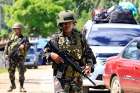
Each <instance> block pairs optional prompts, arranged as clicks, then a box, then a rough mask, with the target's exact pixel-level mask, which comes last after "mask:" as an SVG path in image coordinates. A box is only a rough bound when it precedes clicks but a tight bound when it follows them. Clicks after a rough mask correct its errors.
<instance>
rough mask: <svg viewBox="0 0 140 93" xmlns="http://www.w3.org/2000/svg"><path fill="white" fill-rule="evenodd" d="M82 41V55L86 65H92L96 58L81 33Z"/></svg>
mask: <svg viewBox="0 0 140 93" xmlns="http://www.w3.org/2000/svg"><path fill="white" fill-rule="evenodd" d="M82 40H83V41H82V42H83V47H84V56H85V58H86V64H87V65H94V64H96V58H95V56H94V54H93V52H92V49H91V48H90V47H89V45H88V44H87V42H86V39H85V37H84V36H83V35H82Z"/></svg>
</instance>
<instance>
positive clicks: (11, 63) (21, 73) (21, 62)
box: [8, 58, 26, 85]
mask: <svg viewBox="0 0 140 93" xmlns="http://www.w3.org/2000/svg"><path fill="white" fill-rule="evenodd" d="M16 68H18V72H19V82H20V83H23V82H24V80H25V77H24V73H25V71H26V68H25V66H24V60H23V59H22V58H21V59H20V60H19V61H18V62H15V61H13V60H12V59H9V68H8V72H9V78H10V80H11V83H12V82H14V81H15V72H16ZM22 85H23V84H22Z"/></svg>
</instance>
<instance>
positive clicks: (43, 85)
mask: <svg viewBox="0 0 140 93" xmlns="http://www.w3.org/2000/svg"><path fill="white" fill-rule="evenodd" d="M52 72H53V70H52V68H51V65H47V66H40V67H39V68H38V69H27V71H26V74H25V77H26V80H25V84H24V87H25V89H26V90H27V92H26V93H54V87H53V76H52ZM9 86H10V81H9V78H8V73H2V74H0V93H8V92H7V89H8V88H9ZM16 86H17V88H16V89H15V90H14V91H13V92H10V93H21V92H19V82H18V72H16Z"/></svg>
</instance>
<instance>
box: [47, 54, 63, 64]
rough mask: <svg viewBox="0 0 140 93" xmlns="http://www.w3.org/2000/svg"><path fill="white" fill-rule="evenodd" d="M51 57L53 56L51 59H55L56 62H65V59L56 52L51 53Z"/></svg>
mask: <svg viewBox="0 0 140 93" xmlns="http://www.w3.org/2000/svg"><path fill="white" fill-rule="evenodd" d="M50 57H51V59H52V60H53V61H54V62H56V63H58V64H59V63H64V61H63V59H62V58H61V57H60V56H59V55H58V54H56V53H53V52H52V53H51V55H50Z"/></svg>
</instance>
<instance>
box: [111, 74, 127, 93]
mask: <svg viewBox="0 0 140 93" xmlns="http://www.w3.org/2000/svg"><path fill="white" fill-rule="evenodd" d="M110 93H124V92H123V89H122V88H121V85H120V82H119V79H118V78H117V76H114V77H113V78H112V81H111V88H110Z"/></svg>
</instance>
